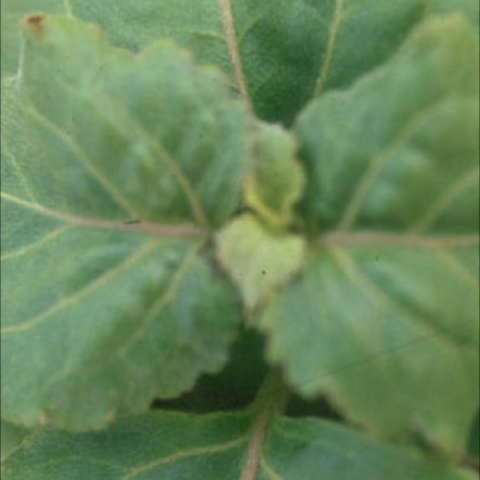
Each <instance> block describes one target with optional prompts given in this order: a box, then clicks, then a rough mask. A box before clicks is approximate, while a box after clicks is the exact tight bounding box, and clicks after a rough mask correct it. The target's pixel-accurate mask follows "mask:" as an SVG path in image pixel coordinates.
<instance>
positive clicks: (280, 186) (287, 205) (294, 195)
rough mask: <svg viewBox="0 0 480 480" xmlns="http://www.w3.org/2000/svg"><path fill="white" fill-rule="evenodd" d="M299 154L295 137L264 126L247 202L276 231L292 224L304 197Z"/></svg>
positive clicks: (248, 185)
mask: <svg viewBox="0 0 480 480" xmlns="http://www.w3.org/2000/svg"><path fill="white" fill-rule="evenodd" d="M296 153H297V145H296V142H295V137H293V136H292V135H291V134H289V133H287V132H286V131H285V130H283V129H282V128H281V127H278V126H276V125H260V127H259V129H258V133H257V138H256V143H255V163H254V166H253V169H252V173H251V174H250V175H249V177H248V178H247V181H246V183H245V202H246V204H247V205H248V206H249V207H251V208H252V209H254V210H255V211H256V212H257V213H258V214H259V215H260V216H261V217H262V218H263V219H264V220H265V222H267V223H268V224H269V225H270V226H271V227H272V228H278V229H281V228H285V227H287V226H288V225H289V224H290V223H291V222H292V219H293V211H292V210H293V206H294V205H295V203H297V201H298V200H299V199H300V198H301V195H302V193H303V187H304V183H305V177H304V174H303V170H302V168H301V166H300V164H299V163H297V160H296V158H295V156H296Z"/></svg>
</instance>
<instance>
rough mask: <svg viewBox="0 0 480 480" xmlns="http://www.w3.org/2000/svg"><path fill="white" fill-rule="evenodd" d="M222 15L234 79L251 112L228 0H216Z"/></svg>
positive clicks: (251, 107)
mask: <svg viewBox="0 0 480 480" xmlns="http://www.w3.org/2000/svg"><path fill="white" fill-rule="evenodd" d="M217 1H218V6H219V8H220V13H221V16H222V23H223V30H224V32H225V42H226V44H227V48H228V52H229V54H230V60H231V62H232V67H233V73H234V76H235V81H236V83H237V86H238V90H239V92H240V95H241V96H242V98H243V99H244V101H245V103H246V105H247V108H248V110H249V112H250V113H252V112H253V106H252V101H251V99H250V95H249V93H248V88H247V84H246V81H245V76H244V73H243V67H242V60H241V57H240V52H239V48H238V43H237V39H236V34H235V25H234V20H233V13H232V5H231V3H230V0H217Z"/></svg>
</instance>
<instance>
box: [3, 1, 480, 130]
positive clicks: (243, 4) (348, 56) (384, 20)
mask: <svg viewBox="0 0 480 480" xmlns="http://www.w3.org/2000/svg"><path fill="white" fill-rule="evenodd" d="M18 3H20V4H21V7H20V6H18V5H17V4H18ZM3 4H5V5H3ZM51 4H53V7H52V6H51ZM43 8H45V9H47V8H50V9H51V8H55V12H56V11H57V9H61V8H64V11H65V13H67V14H71V15H74V16H78V17H79V18H81V19H84V20H87V21H91V22H95V23H97V24H98V25H100V26H101V28H102V29H103V30H104V31H105V32H106V33H107V35H108V37H109V39H110V40H111V41H112V42H113V43H115V44H117V45H119V46H122V47H126V48H129V49H132V50H137V49H140V48H142V47H143V46H145V45H146V44H149V43H151V42H152V41H155V40H157V39H159V38H168V39H173V40H175V41H177V42H178V43H179V44H181V45H182V46H184V47H186V48H188V49H190V50H192V51H193V52H194V54H195V56H196V58H197V59H198V60H199V61H200V62H201V63H212V64H215V65H217V66H219V67H220V68H221V69H222V70H223V71H224V72H226V73H227V74H229V76H230V78H231V83H232V86H233V88H234V89H235V90H236V91H237V92H239V93H240V94H241V95H242V96H243V97H244V99H245V100H246V101H247V102H248V103H251V104H252V105H253V109H254V110H255V112H256V113H257V114H258V116H260V117H261V118H263V119H265V120H269V121H280V122H283V123H285V124H291V123H292V121H293V119H294V118H295V116H296V114H297V112H298V111H299V110H300V109H301V108H302V107H303V106H304V105H305V104H306V103H307V102H308V100H309V99H310V98H311V97H312V96H313V95H315V94H320V93H321V92H322V91H323V92H325V91H327V90H329V89H332V88H346V87H348V86H349V85H351V83H352V82H353V81H354V80H355V79H357V78H359V77H360V76H361V75H363V74H365V73H366V72H369V71H371V70H372V69H374V68H375V67H376V66H378V65H380V64H382V63H383V62H385V61H386V60H387V59H388V58H389V57H390V56H391V55H392V53H393V52H395V50H396V49H397V48H398V47H399V46H400V45H401V43H402V42H403V40H404V39H405V37H406V36H407V35H408V33H409V32H410V30H411V29H412V28H413V27H414V26H415V25H417V24H418V23H420V22H421V21H422V20H423V19H424V18H425V17H426V16H429V15H430V14H435V13H445V12H449V13H450V12H462V13H464V14H465V15H466V16H468V18H469V19H471V22H472V24H474V25H477V24H478V13H479V6H478V1H477V0H433V1H428V2H425V0H375V1H372V0H323V1H317V2H312V1H311V0H297V1H295V2H292V1H290V0H263V1H261V2H258V0H197V1H195V2H193V3H192V2H191V1H190V0H162V1H161V2H158V1H157V0H122V1H121V2H119V1H118V0H102V1H101V2H98V1H96V0H62V1H61V0H56V1H54V0H35V1H34V0H22V1H21V2H19V0H4V1H3V2H2V13H3V12H5V13H6V14H7V15H9V16H10V12H15V13H16V12H18V11H20V10H22V9H23V12H24V13H25V14H26V13H34V11H35V12H36V11H43ZM8 21H10V20H8ZM10 28H11V27H10ZM5 49H6V50H8V51H9V52H11V51H14V50H18V45H15V44H14V43H13V42H11V41H8V43H7V44H6V45H5ZM9 55H10V56H12V54H11V53H10V54H9ZM8 63H9V65H8V67H9V68H8V71H10V72H12V69H13V61H11V60H10V61H9V62H8Z"/></svg>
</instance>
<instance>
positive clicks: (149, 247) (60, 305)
mask: <svg viewBox="0 0 480 480" xmlns="http://www.w3.org/2000/svg"><path fill="white" fill-rule="evenodd" d="M159 244H160V240H158V239H155V240H151V241H149V242H148V243H146V244H145V245H144V246H143V247H142V248H140V249H139V250H138V251H137V252H135V253H134V254H132V255H131V256H130V257H128V258H127V259H126V260H124V261H123V262H121V263H120V264H119V265H117V266H116V267H115V268H113V269H111V270H110V271H108V272H106V273H105V274H103V275H101V276H100V277H98V278H97V279H95V280H94V281H92V282H91V283H89V284H88V285H86V286H85V287H83V288H81V289H80V290H78V291H76V292H74V293H72V294H71V295H70V296H68V297H64V298H62V300H60V301H59V302H57V303H56V304H54V305H52V306H51V307H50V308H48V309H47V310H45V311H44V312H43V313H41V314H39V315H37V316H35V317H33V318H31V319H29V320H27V321H25V322H22V323H21V324H17V325H12V326H10V327H5V328H2V330H1V335H2V336H3V335H9V334H18V333H21V332H25V331H28V330H31V329H33V328H35V327H37V326H38V325H41V324H42V323H43V322H44V321H45V320H48V319H49V318H51V316H52V315H54V314H56V313H58V312H60V311H62V310H63V309H65V308H68V307H71V306H73V305H75V304H76V303H77V302H78V301H80V300H81V299H82V298H83V297H85V296H87V295H89V294H90V293H92V292H95V291H96V290H97V289H99V288H102V287H103V286H105V285H107V284H108V283H110V282H111V281H113V280H114V279H115V278H116V277H118V276H119V275H121V274H122V273H124V272H125V270H127V269H128V268H131V267H132V266H134V265H135V264H136V263H137V262H138V261H140V260H141V259H142V258H143V257H145V256H146V255H147V254H149V253H151V252H152V251H153V250H154V249H155V248H156V247H157V246H158V245H159Z"/></svg>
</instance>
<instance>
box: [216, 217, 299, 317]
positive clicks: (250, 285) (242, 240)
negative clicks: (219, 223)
mask: <svg viewBox="0 0 480 480" xmlns="http://www.w3.org/2000/svg"><path fill="white" fill-rule="evenodd" d="M216 240H217V242H216V243H217V256H218V258H219V260H220V262H221V264H222V266H223V268H224V269H225V270H226V271H227V272H228V274H229V275H230V276H231V277H232V279H233V281H234V282H235V284H236V285H237V287H238V288H239V290H240V293H241V294H242V297H243V300H244V302H245V306H246V307H247V309H248V310H252V309H253V308H255V306H256V305H257V304H258V303H259V302H260V301H261V300H264V299H265V297H266V296H268V294H269V293H270V292H271V291H272V290H273V289H274V288H275V287H279V286H281V285H283V284H284V283H286V282H287V281H288V280H289V279H290V278H291V277H292V276H293V275H294V274H295V273H296V272H297V271H298V270H299V269H300V267H301V265H302V261H303V255H304V249H305V244H304V241H303V239H302V238H301V237H299V236H296V235H289V234H277V233H274V232H270V231H269V230H268V229H266V228H265V227H264V226H262V224H261V223H259V221H258V220H256V219H255V217H253V216H251V215H248V214H247V215H243V216H241V217H238V218H236V219H235V220H233V221H232V222H231V223H229V224H227V225H226V226H225V227H223V228H222V229H221V230H220V232H219V233H218V234H217V239H216Z"/></svg>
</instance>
